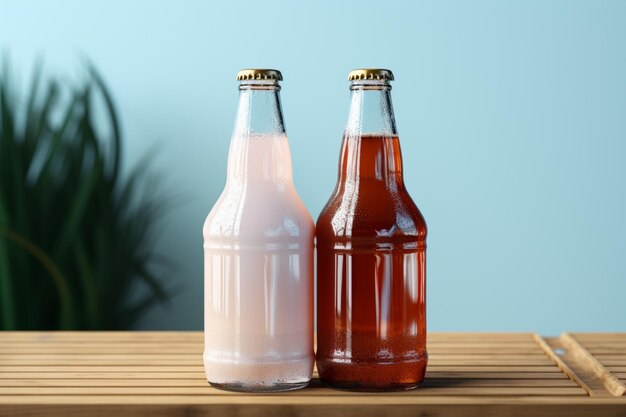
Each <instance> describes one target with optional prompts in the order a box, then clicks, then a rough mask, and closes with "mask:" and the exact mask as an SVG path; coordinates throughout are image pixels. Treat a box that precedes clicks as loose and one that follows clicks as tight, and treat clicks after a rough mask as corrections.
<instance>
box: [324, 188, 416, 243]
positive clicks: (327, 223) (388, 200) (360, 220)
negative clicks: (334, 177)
mask: <svg viewBox="0 0 626 417" xmlns="http://www.w3.org/2000/svg"><path fill="white" fill-rule="evenodd" d="M316 235H317V239H318V241H320V240H322V241H323V240H325V239H331V238H332V239H333V240H336V239H355V238H363V239H366V240H367V239H375V240H380V241H387V240H390V239H391V240H407V241H411V240H412V241H415V240H417V241H425V239H426V235H427V226H426V221H425V220H424V216H423V215H422V213H421V212H420V210H419V209H418V207H417V205H416V204H415V202H414V201H413V199H412V198H411V196H410V195H409V193H408V192H407V191H406V189H404V188H403V187H402V188H401V189H395V190H394V189H392V190H389V189H387V190H384V191H381V190H376V192H371V190H370V191H367V190H363V189H361V190H352V191H350V190H345V189H342V188H341V187H337V189H336V190H335V192H334V193H333V195H332V196H331V197H330V199H329V201H328V203H327V204H326V206H325V207H324V209H323V210H322V212H321V213H320V216H319V218H318V220H317V230H316Z"/></svg>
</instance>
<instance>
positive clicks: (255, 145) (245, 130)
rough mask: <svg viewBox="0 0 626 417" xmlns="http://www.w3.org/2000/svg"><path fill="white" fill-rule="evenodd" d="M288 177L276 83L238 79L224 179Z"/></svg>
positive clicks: (278, 179) (286, 146)
mask: <svg viewBox="0 0 626 417" xmlns="http://www.w3.org/2000/svg"><path fill="white" fill-rule="evenodd" d="M291 180H292V173H291V154H290V151H289V144H288V141H287V135H286V131H285V124H284V119H283V112H282V108H281V103H280V85H279V84H278V82H277V81H274V80H247V81H242V83H241V84H240V86H239V106H238V109H237V117H236V119H235V127H234V130H233V137H232V139H231V144H230V151H229V157H228V181H229V182H242V181H246V182H247V181H255V182H258V181H274V182H282V183H284V182H291Z"/></svg>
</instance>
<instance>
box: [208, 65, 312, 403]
mask: <svg viewBox="0 0 626 417" xmlns="http://www.w3.org/2000/svg"><path fill="white" fill-rule="evenodd" d="M237 79H238V80H240V86H239V90H240V95H239V108H238V111H237V119H236V122H235V129H234V133H233V137H232V140H231V144H230V152H229V156H228V175H227V180H226V187H225V188H224V191H223V192H222V195H221V196H220V198H219V200H218V201H217V203H216V204H215V206H214V207H213V209H212V210H211V212H210V213H209V216H208V217H207V219H206V222H205V223H204V229H203V234H204V277H205V289H204V291H205V294H204V304H205V311H204V314H205V316H204V369H205V372H206V376H207V379H208V381H209V382H210V383H211V385H213V386H215V387H217V388H222V389H227V390H233V391H248V392H250V391H253V392H258V391H286V390H292V389H298V388H302V387H305V386H306V385H307V384H308V383H309V381H310V380H311V373H312V371H313V361H314V353H313V248H314V246H313V239H314V234H315V229H314V225H313V220H312V219H311V216H310V215H309V213H308V211H307V210H306V208H305V207H304V204H303V203H302V201H301V200H300V197H298V194H297V193H296V190H295V188H294V184H293V179H292V174H291V154H290V152H289V142H288V140H287V135H286V133H285V127H284V123H283V115H282V109H281V105H280V95H279V91H280V85H279V83H278V81H280V80H282V76H281V74H280V72H278V71H275V70H244V71H240V72H239V74H238V75H237Z"/></svg>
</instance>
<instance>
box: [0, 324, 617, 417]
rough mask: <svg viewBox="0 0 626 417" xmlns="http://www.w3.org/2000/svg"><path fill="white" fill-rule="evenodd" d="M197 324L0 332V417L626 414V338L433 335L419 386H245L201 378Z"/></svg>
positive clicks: (476, 334)
mask: <svg viewBox="0 0 626 417" xmlns="http://www.w3.org/2000/svg"><path fill="white" fill-rule="evenodd" d="M202 343H203V340H202V334H201V333H200V332H4V333H0V416H15V415H19V416H35V415H37V416H40V415H51V416H84V415H88V416H100V415H102V416H112V415H115V414H118V415H120V416H143V415H146V416H147V415H149V416H227V415H245V416H257V415H258V416H266V415H293V416H313V415H325V416H326V415H328V416H351V415H354V416H374V415H381V416H395V415H397V416H410V415H415V416H420V415H429V416H470V415H480V416H490V415H493V416H495V415H513V416H517V415H519V416H527V415H538V416H549V415H564V414H565V413H567V415H569V416H582V415H589V416H626V396H624V395H621V394H620V392H621V390H620V387H621V386H622V385H623V384H624V382H625V381H626V334H564V335H562V336H561V337H559V338H542V337H540V336H537V335H534V334H531V333H523V334H522V333H509V334H503V333H499V334H495V333H465V334H453V333H431V334H429V342H428V351H429V354H430V358H429V365H428V372H427V376H426V381H425V382H424V384H423V386H422V387H420V388H418V389H416V390H413V391H408V392H400V393H381V394H372V393H355V392H345V391H337V390H331V389H328V388H324V387H322V386H321V384H320V382H319V380H317V379H314V380H313V381H312V383H311V385H310V386H309V387H307V388H305V389H303V390H299V391H293V392H289V393H281V394H240V393H231V392H225V391H220V390H217V389H215V388H212V387H210V386H209V385H208V383H207V382H206V379H205V375H204V371H203V367H202V347H203V346H202Z"/></svg>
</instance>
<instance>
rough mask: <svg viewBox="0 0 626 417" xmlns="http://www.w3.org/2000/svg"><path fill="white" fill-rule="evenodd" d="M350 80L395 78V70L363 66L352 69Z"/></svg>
mask: <svg viewBox="0 0 626 417" xmlns="http://www.w3.org/2000/svg"><path fill="white" fill-rule="evenodd" d="M348 80H350V81H355V80H389V81H392V80H393V72H391V70H388V69H383V68H361V69H355V70H353V71H350V74H348Z"/></svg>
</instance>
